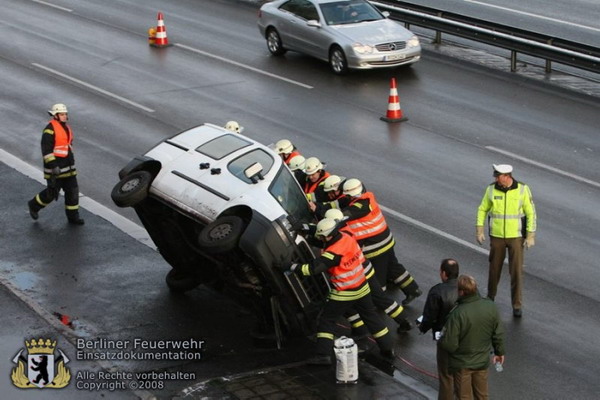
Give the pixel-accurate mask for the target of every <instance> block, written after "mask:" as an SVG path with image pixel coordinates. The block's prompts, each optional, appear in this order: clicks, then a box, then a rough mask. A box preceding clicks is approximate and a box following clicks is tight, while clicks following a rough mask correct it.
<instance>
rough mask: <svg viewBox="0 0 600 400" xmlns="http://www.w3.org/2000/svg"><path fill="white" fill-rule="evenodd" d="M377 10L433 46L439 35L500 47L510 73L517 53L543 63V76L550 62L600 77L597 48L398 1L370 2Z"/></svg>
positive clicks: (599, 60) (514, 68)
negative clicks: (429, 35)
mask: <svg viewBox="0 0 600 400" xmlns="http://www.w3.org/2000/svg"><path fill="white" fill-rule="evenodd" d="M370 1H371V3H373V4H374V5H375V6H376V7H378V8H380V9H382V10H385V11H387V12H389V13H390V18H392V19H395V20H398V21H403V22H404V23H410V24H412V25H416V26H420V27H423V28H426V29H431V30H432V31H434V32H435V39H434V41H433V43H434V44H440V43H441V42H442V33H447V34H449V35H454V36H458V37H463V38H466V39H469V40H474V41H476V42H480V43H485V44H488V45H491V46H495V47H501V48H504V49H507V50H509V51H510V52H511V57H510V58H511V71H513V72H514V71H516V69H517V53H523V54H527V55H528V56H533V57H537V58H540V59H542V60H544V61H545V64H546V65H545V67H546V72H551V69H552V62H557V63H560V64H564V65H569V66H571V67H575V68H580V69H583V70H587V71H591V72H595V73H600V48H599V47H595V46H590V45H585V44H581V43H577V42H572V41H568V40H565V39H560V38H556V37H548V36H547V35H540V34H537V33H535V32H531V31H524V30H522V29H518V28H514V27H510V26H506V25H500V24H496V23H493V22H488V21H484V20H480V19H475V18H470V17H466V16H464V15H460V14H453V13H448V12H445V11H441V10H436V9H433V8H430V7H423V6H418V5H415V4H410V3H405V2H403V1H401V0H393V2H392V0H387V1H388V3H382V2H381V1H386V0H370Z"/></svg>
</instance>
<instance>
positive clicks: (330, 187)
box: [323, 175, 342, 192]
mask: <svg viewBox="0 0 600 400" xmlns="http://www.w3.org/2000/svg"><path fill="white" fill-rule="evenodd" d="M340 183H342V178H340V177H339V176H337V175H330V176H328V177H327V178H326V179H325V180H324V181H323V191H324V192H333V191H334V190H338V189H339V187H340Z"/></svg>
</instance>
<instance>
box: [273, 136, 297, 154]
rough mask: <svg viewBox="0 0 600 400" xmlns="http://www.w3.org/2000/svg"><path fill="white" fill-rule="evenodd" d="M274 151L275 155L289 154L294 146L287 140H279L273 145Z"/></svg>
mask: <svg viewBox="0 0 600 400" xmlns="http://www.w3.org/2000/svg"><path fill="white" fill-rule="evenodd" d="M275 151H276V152H277V154H290V153H291V152H292V151H294V145H293V144H292V142H290V141H289V140H287V139H281V140H279V141H278V142H277V143H275Z"/></svg>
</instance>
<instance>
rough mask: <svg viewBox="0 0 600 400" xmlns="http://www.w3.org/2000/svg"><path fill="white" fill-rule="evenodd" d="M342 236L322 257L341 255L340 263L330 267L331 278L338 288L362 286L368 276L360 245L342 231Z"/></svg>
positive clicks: (345, 288) (346, 288) (347, 288)
mask: <svg viewBox="0 0 600 400" xmlns="http://www.w3.org/2000/svg"><path fill="white" fill-rule="evenodd" d="M341 235H342V238H341V239H340V240H338V241H336V242H335V243H333V244H332V245H331V246H329V247H327V248H326V249H325V251H324V252H323V254H321V257H326V258H327V257H330V258H333V257H334V255H338V256H340V257H341V258H340V261H339V263H338V265H336V266H334V267H331V268H329V271H328V272H329V275H330V277H329V279H330V280H331V283H332V284H333V286H334V287H335V289H337V290H342V291H343V290H349V289H354V288H357V287H359V286H361V285H362V284H363V283H364V282H365V280H366V278H365V273H364V268H363V263H364V262H365V261H366V260H365V256H364V255H363V253H362V251H361V249H360V246H359V245H358V243H357V242H356V240H354V239H353V238H352V237H351V236H349V235H348V234H346V233H343V232H342V233H341Z"/></svg>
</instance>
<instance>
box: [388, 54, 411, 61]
mask: <svg viewBox="0 0 600 400" xmlns="http://www.w3.org/2000/svg"><path fill="white" fill-rule="evenodd" d="M405 58H406V55H405V54H391V55H389V56H384V57H383V61H394V60H404V59H405Z"/></svg>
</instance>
